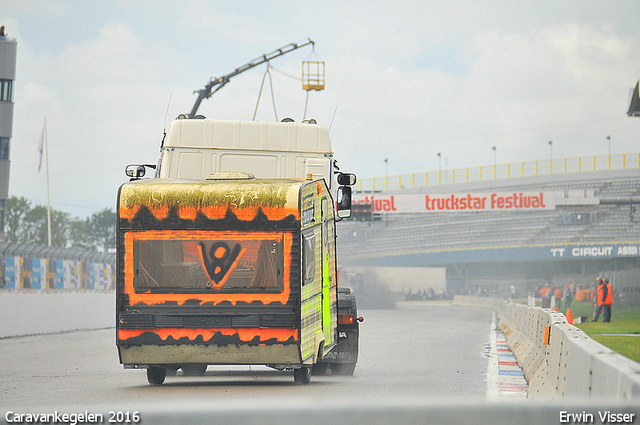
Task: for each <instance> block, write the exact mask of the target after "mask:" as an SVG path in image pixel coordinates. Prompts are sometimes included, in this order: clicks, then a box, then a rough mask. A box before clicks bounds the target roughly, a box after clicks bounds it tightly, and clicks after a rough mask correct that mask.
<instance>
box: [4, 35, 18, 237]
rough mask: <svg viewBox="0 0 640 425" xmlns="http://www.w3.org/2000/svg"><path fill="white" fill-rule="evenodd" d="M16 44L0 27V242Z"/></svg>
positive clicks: (8, 150)
mask: <svg viewBox="0 0 640 425" xmlns="http://www.w3.org/2000/svg"><path fill="white" fill-rule="evenodd" d="M17 50H18V42H17V41H16V40H15V39H13V38H9V37H7V36H6V35H5V33H4V27H0V241H4V214H5V207H6V203H7V199H8V198H9V164H10V161H9V154H10V152H11V149H10V147H11V135H12V131H13V86H14V81H15V79H16V54H17Z"/></svg>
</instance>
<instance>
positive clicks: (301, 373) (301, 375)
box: [293, 366, 311, 385]
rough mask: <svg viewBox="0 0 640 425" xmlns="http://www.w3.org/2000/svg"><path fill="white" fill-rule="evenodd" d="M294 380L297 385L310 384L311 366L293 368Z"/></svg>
mask: <svg viewBox="0 0 640 425" xmlns="http://www.w3.org/2000/svg"><path fill="white" fill-rule="evenodd" d="M293 380H294V381H295V383H296V384H297V385H302V384H308V383H309V382H311V368H310V367H304V366H303V367H301V368H300V369H293Z"/></svg>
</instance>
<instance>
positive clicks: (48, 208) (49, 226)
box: [44, 117, 51, 246]
mask: <svg viewBox="0 0 640 425" xmlns="http://www.w3.org/2000/svg"><path fill="white" fill-rule="evenodd" d="M44 147H45V161H46V165H47V242H48V243H49V246H51V196H50V194H49V142H48V140H47V117H44Z"/></svg>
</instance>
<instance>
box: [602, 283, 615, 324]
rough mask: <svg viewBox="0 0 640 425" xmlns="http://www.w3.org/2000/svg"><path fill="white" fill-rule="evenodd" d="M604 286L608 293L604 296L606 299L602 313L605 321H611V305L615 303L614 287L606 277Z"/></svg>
mask: <svg viewBox="0 0 640 425" xmlns="http://www.w3.org/2000/svg"><path fill="white" fill-rule="evenodd" d="M604 286H605V289H606V290H607V291H606V295H605V296H604V301H603V303H602V314H603V316H604V317H603V318H602V321H603V322H611V305H612V304H613V287H612V286H611V284H610V283H609V279H607V278H605V279H604Z"/></svg>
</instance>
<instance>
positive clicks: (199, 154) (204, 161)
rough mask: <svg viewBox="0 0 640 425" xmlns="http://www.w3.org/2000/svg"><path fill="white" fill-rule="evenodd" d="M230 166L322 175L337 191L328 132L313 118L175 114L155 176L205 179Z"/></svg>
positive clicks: (276, 174) (261, 174)
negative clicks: (178, 116) (263, 119)
mask: <svg viewBox="0 0 640 425" xmlns="http://www.w3.org/2000/svg"><path fill="white" fill-rule="evenodd" d="M228 170H239V171H249V172H251V173H252V174H254V175H255V176H256V177H257V178H302V179H307V178H312V179H317V178H324V179H325V181H326V183H327V186H328V187H329V190H330V191H331V192H332V193H333V194H334V195H335V184H334V183H333V178H332V176H333V172H334V161H333V151H332V149H331V140H330V139H329V132H328V130H327V128H326V127H325V126H323V125H319V124H316V123H315V120H310V121H305V122H303V123H295V122H293V121H286V122H255V121H223V120H210V119H177V120H175V121H174V122H173V123H172V124H171V128H170V129H169V133H168V134H167V137H166V139H165V141H164V145H163V146H162V157H161V165H160V167H159V173H158V177H161V178H182V179H195V180H204V179H206V178H207V176H208V175H210V174H213V173H217V172H222V171H228Z"/></svg>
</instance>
